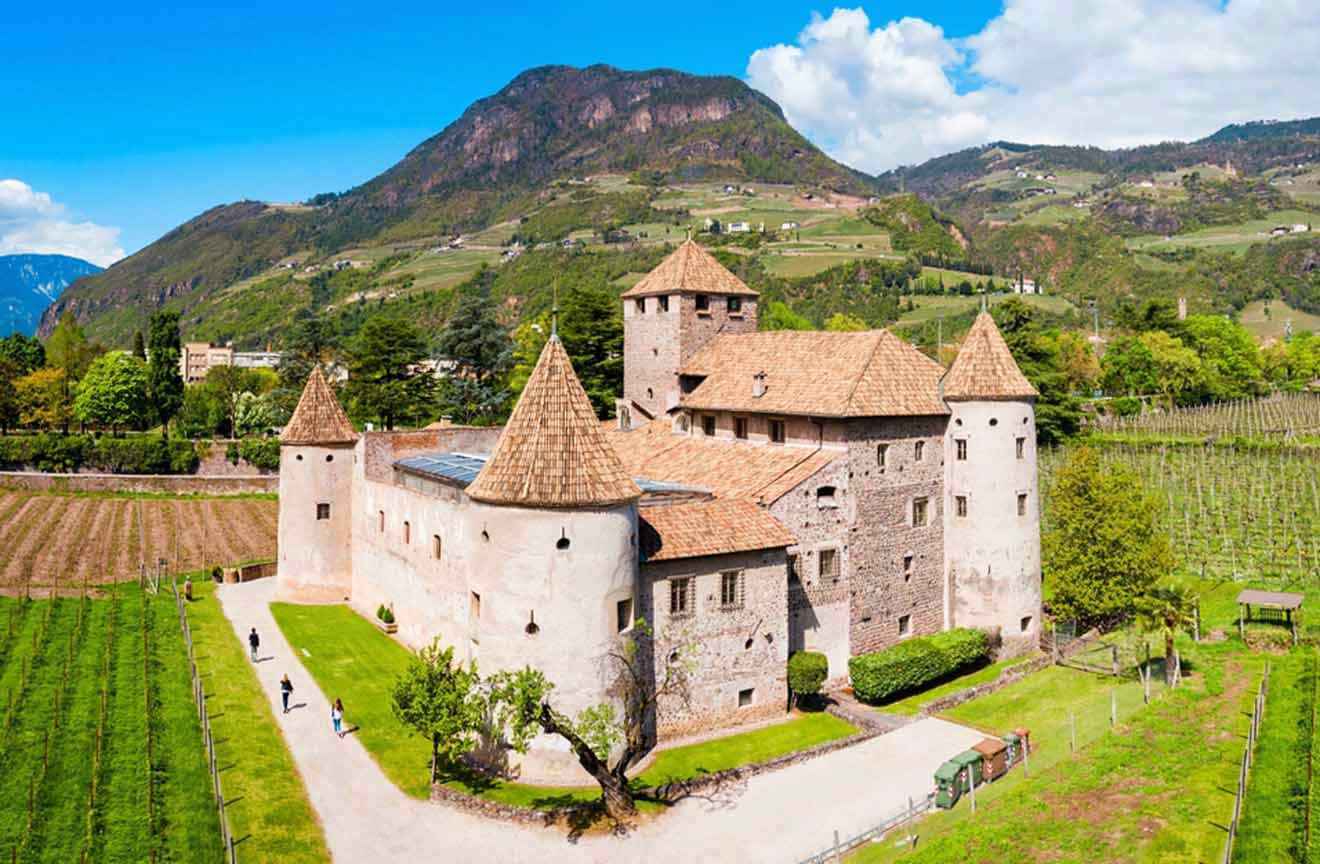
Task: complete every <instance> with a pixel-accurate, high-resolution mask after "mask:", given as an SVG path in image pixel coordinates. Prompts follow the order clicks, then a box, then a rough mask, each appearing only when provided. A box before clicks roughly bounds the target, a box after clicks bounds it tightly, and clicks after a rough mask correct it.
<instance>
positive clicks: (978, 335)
mask: <svg viewBox="0 0 1320 864" xmlns="http://www.w3.org/2000/svg"><path fill="white" fill-rule="evenodd" d="M1038 395H1040V394H1039V393H1037V392H1036V388H1035V387H1033V386H1031V382H1030V381H1028V380H1027V377H1026V376H1025V375H1023V374H1022V370H1021V369H1019V368H1018V365H1017V361H1015V360H1014V359H1013V353H1012V352H1011V351H1009V350H1008V345H1007V344H1005V342H1004V337H1003V336H1002V335H1001V334H1000V332H999V328H998V327H996V326H995V319H993V318H991V317H990V313H989V312H982V313H981V314H980V315H977V316H976V321H975V322H974V323H973V324H972V329H971V330H969V331H967V338H966V339H964V340H963V344H962V348H960V349H959V350H958V356H957V358H955V359H954V361H953V365H952V366H950V367H949V372H948V374H947V375H945V376H944V398H945V399H1031V398H1035V397H1036V396H1038Z"/></svg>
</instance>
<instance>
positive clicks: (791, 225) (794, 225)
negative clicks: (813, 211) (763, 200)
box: [779, 221, 802, 231]
mask: <svg viewBox="0 0 1320 864" xmlns="http://www.w3.org/2000/svg"><path fill="white" fill-rule="evenodd" d="M801 227H802V223H801V222H794V221H788V222H785V223H783V224H782V225H780V226H779V230H780V231H796V230H798V229H799V228H801Z"/></svg>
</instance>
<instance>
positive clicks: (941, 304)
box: [898, 268, 1076, 326]
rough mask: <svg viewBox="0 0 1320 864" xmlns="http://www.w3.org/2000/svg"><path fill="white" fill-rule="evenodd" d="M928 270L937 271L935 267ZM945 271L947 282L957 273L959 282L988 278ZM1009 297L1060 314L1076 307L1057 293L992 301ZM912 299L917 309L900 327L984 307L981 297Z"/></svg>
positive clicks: (903, 317)
mask: <svg viewBox="0 0 1320 864" xmlns="http://www.w3.org/2000/svg"><path fill="white" fill-rule="evenodd" d="M928 269H932V270H933V269H934V268H928ZM945 274H946V275H945V280H944V281H945V284H949V283H950V281H951V280H952V279H953V277H954V276H957V277H959V281H961V280H962V279H964V278H966V279H970V280H973V281H975V280H976V279H978V278H984V277H978V276H974V275H970V274H966V273H955V272H953V271H945ZM1009 296H1014V297H1019V298H1020V299H1021V300H1022V301H1023V302H1025V303H1027V304H1028V305H1030V306H1034V307H1035V308H1037V309H1043V310H1045V311H1046V312H1053V313H1056V314H1064V313H1066V312H1068V311H1070V310H1072V309H1074V308H1076V307H1074V306H1073V305H1072V303H1070V302H1069V301H1068V300H1067V299H1065V298H1063V297H1059V296H1057V295H1054V294H1026V295H1016V294H1015V295H1008V294H1003V295H993V296H991V297H990V298H989V304H990V305H991V306H993V305H995V304H996V303H1002V302H1004V300H1005V299H1007V298H1008V297H1009ZM905 302H906V301H905ZM912 302H913V304H914V305H915V306H916V308H915V309H913V310H912V311H910V312H904V313H903V314H902V315H900V316H899V319H898V325H899V326H902V325H905V324H924V323H925V322H927V321H934V320H935V319H936V318H938V317H939V316H941V315H944V316H946V317H952V316H954V315H962V314H965V313H968V312H971V311H973V310H975V309H979V308H980V306H981V298H980V297H961V296H954V295H944V296H939V295H920V294H918V295H915V296H913V297H912Z"/></svg>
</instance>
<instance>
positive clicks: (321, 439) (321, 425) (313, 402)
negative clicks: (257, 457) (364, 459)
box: [280, 366, 358, 445]
mask: <svg viewBox="0 0 1320 864" xmlns="http://www.w3.org/2000/svg"><path fill="white" fill-rule="evenodd" d="M357 440H358V433H357V430H356V429H354V428H353V424H352V423H350V422H349V420H348V415H347V414H345V413H344V409H343V407H342V406H341V405H340V404H339V400H338V399H336V398H335V391H334V390H332V389H331V387H330V382H329V381H327V380H325V375H324V374H322V372H321V367H319V366H313V367H312V374H311V375H308V376H307V385H306V386H305V387H303V392H302V396H301V397H299V399H298V407H297V408H295V409H293V416H292V417H290V418H289V423H288V425H287V426H285V427H284V429H283V430H282V431H281V432H280V443H281V444H314V445H319V444H356V443H357Z"/></svg>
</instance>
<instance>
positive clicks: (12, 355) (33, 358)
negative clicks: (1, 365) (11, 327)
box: [0, 333, 46, 375]
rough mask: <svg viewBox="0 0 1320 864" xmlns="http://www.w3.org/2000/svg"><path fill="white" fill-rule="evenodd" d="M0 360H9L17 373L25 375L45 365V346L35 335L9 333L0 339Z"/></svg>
mask: <svg viewBox="0 0 1320 864" xmlns="http://www.w3.org/2000/svg"><path fill="white" fill-rule="evenodd" d="M0 360H8V361H10V362H11V363H13V364H14V365H15V366H16V367H17V368H18V374H19V375H27V374H30V373H32V372H36V371H37V370H38V369H40V368H41V367H42V366H45V365H46V348H45V346H44V345H42V344H41V340H39V339H37V337H35V336H24V335H23V334H22V333H11V334H10V335H8V336H6V337H5V338H3V339H0Z"/></svg>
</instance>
